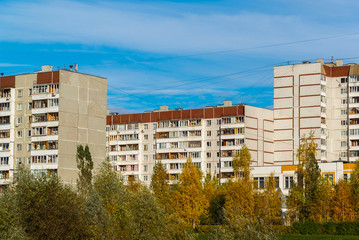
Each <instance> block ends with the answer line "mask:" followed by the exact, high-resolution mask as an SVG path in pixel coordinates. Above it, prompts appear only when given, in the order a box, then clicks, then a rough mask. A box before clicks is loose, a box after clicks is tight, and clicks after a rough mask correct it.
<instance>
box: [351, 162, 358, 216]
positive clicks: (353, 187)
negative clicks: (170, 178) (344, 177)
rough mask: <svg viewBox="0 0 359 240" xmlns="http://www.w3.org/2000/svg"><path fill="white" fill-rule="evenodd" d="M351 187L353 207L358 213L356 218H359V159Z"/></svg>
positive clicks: (352, 176) (352, 175)
mask: <svg viewBox="0 0 359 240" xmlns="http://www.w3.org/2000/svg"><path fill="white" fill-rule="evenodd" d="M349 185H350V189H351V192H352V198H353V208H354V211H355V213H356V219H357V220H359V159H358V160H357V161H356V163H355V168H354V170H353V172H352V174H351V177H350V182H349Z"/></svg>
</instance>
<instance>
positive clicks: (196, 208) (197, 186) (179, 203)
mask: <svg viewBox="0 0 359 240" xmlns="http://www.w3.org/2000/svg"><path fill="white" fill-rule="evenodd" d="M201 175H202V174H201V173H200V170H199V169H197V168H196V167H195V166H194V164H193V163H192V159H191V158H190V157H189V158H188V159H187V162H186V163H185V165H184V167H183V170H182V173H181V175H180V176H179V179H180V182H179V185H178V190H177V191H175V192H174V193H173V198H172V199H173V207H174V209H175V210H176V212H177V214H178V215H179V216H180V217H181V218H182V219H183V220H185V221H186V222H187V224H188V225H191V226H192V227H193V228H195V227H196V225H197V224H199V222H200V220H199V217H200V216H201V215H202V214H205V213H206V211H207V208H208V206H209V203H208V200H207V199H206V196H205V194H204V190H203V186H202V182H201V178H202V177H201Z"/></svg>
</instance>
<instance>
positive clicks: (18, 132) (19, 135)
mask: <svg viewBox="0 0 359 240" xmlns="http://www.w3.org/2000/svg"><path fill="white" fill-rule="evenodd" d="M17 137H18V138H20V137H22V131H21V130H19V131H17Z"/></svg>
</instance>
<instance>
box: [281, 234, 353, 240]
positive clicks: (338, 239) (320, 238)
mask: <svg viewBox="0 0 359 240" xmlns="http://www.w3.org/2000/svg"><path fill="white" fill-rule="evenodd" d="M278 238H279V239H280V240H301V239H311V240H324V239H325V240H331V239H333V240H353V239H359V236H342V235H295V234H290V235H280V236H278Z"/></svg>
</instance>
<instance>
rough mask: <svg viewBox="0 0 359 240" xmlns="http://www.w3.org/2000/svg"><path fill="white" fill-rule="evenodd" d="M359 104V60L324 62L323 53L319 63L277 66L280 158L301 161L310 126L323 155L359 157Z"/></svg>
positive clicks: (276, 154)
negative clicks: (303, 140)
mask: <svg viewBox="0 0 359 240" xmlns="http://www.w3.org/2000/svg"><path fill="white" fill-rule="evenodd" d="M348 78H349V85H348ZM348 90H349V91H348ZM348 93H349V94H348ZM358 107H359V66H358V65H356V64H347V65H343V61H342V60H337V61H336V63H333V62H331V63H324V60H323V59H318V60H317V62H315V63H311V62H303V63H302V64H296V65H286V66H278V67H275V68H274V159H275V160H274V161H275V162H276V164H289V165H290V164H297V163H298V162H297V160H296V150H297V149H298V147H299V145H300V138H301V137H302V136H303V135H306V136H308V135H309V133H310V131H313V132H314V139H315V141H316V143H317V144H318V148H317V158H318V160H320V161H328V162H332V161H338V160H344V161H346V160H349V161H355V160H356V159H357V158H358V156H359V151H358V150H359V108H358ZM348 120H349V121H348ZM348 124H349V125H348ZM348 129H349V138H348ZM348 143H349V148H350V150H349V156H350V157H349V159H348V158H347V155H348V154H347V151H348V148H347V146H348Z"/></svg>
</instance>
